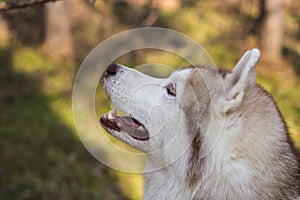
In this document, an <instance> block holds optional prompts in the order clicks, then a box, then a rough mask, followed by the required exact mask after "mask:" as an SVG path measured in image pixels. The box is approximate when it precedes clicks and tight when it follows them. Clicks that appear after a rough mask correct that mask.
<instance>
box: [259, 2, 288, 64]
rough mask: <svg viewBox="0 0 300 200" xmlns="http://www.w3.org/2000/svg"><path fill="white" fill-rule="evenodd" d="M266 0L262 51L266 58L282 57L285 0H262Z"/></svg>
mask: <svg viewBox="0 0 300 200" xmlns="http://www.w3.org/2000/svg"><path fill="white" fill-rule="evenodd" d="M262 1H265V2H264V6H263V9H265V10H264V11H263V15H264V21H263V27H262V40H261V41H262V42H261V45H262V53H263V56H264V58H265V59H266V60H269V61H272V60H278V59H280V58H281V45H282V39H283V34H284V19H283V18H284V12H285V2H284V0H262Z"/></svg>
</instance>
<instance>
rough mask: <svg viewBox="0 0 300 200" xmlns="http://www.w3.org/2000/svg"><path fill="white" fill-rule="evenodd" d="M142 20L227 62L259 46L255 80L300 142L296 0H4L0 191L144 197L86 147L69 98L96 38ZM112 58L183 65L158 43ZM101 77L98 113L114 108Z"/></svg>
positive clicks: (129, 178)
mask: <svg viewBox="0 0 300 200" xmlns="http://www.w3.org/2000/svg"><path fill="white" fill-rule="evenodd" d="M20 2H22V5H20V4H21V3H20ZM35 2H42V3H35ZM26 3H28V4H26ZM18 7H22V8H18ZM145 26H155V27H166V28H170V29H174V30H177V31H180V32H183V33H185V34H187V35H188V36H190V37H192V38H193V39H195V40H196V41H197V42H199V43H200V44H201V45H202V46H203V47H204V48H205V49H206V50H207V51H208V54H209V55H211V56H212V58H213V60H214V61H215V63H216V64H217V66H219V67H222V68H227V69H232V68H233V66H234V65H235V63H236V62H237V61H238V59H239V58H240V57H241V56H242V54H243V53H244V51H246V50H248V49H251V48H255V47H256V48H260V49H261V50H262V59H261V61H260V63H259V65H258V68H257V70H258V73H257V74H258V82H259V83H261V84H262V85H263V86H264V87H265V88H266V89H267V90H268V91H269V92H270V93H271V94H272V95H273V96H274V98H275V100H276V101H277V102H278V105H279V107H280V109H281V111H282V113H283V116H284V117H285V119H286V122H287V125H288V127H289V130H290V133H291V136H292V138H293V140H294V142H295V144H296V147H297V148H298V149H300V100H299V99H300V79H299V76H300V28H299V26H300V4H299V2H297V1H293V0H276V1H273V0H244V1H242V0H211V1H204V0H199V1H196V0H165V1H159V0H122V1H121V0H89V1H88V0H66V1H53V0H52V1H49V0H44V1H43V0H22V1H12V0H11V1H10V0H7V1H4V0H0V134H1V140H0V159H1V161H0V198H1V199H141V196H142V192H143V191H142V177H141V175H137V174H126V173H122V172H118V171H115V170H112V169H110V168H108V167H106V166H104V165H103V164H101V163H100V162H98V161H97V160H96V159H94V158H93V157H92V156H91V155H90V154H89V153H88V152H87V150H86V149H85V148H84V146H83V145H82V143H81V141H80V140H79V137H78V135H77V132H76V130H75V127H74V122H73V116H72V107H71V96H72V86H73V81H74V78H75V75H76V72H77V70H78V68H79V66H80V64H81V63H82V61H83V59H84V58H85V57H86V56H87V55H88V53H89V52H90V51H91V50H92V49H93V48H94V47H95V46H96V45H97V44H99V43H100V42H101V41H103V40H104V39H107V38H109V37H110V36H112V35H113V34H116V33H119V32H121V31H125V30H129V29H132V28H137V27H145ZM160 39H161V38H157V40H160ZM117 61H118V62H120V63H122V64H126V65H127V66H138V65H142V64H146V63H160V64H163V65H167V66H170V67H172V68H174V69H176V68H179V67H181V66H182V65H186V64H187V63H186V62H185V61H184V60H183V59H181V58H179V57H178V56H176V55H173V54H170V53H167V52H163V51H158V50H140V51H135V52H131V53H128V54H126V55H123V56H121V57H120V58H119V59H118V60H117ZM156 73H157V72H156ZM162 73H163V72H162ZM101 83H102V82H101V80H100V82H99V86H98V88H99V90H98V93H97V95H96V102H95V104H96V108H97V114H98V115H99V117H100V115H101V114H103V113H104V112H107V111H108V110H109V109H110V102H109V101H108V99H107V97H106V96H105V94H104V91H103V88H102V87H103V86H102V85H101ZM111 140H112V142H118V141H116V140H114V139H113V138H111ZM124 159H126V158H124Z"/></svg>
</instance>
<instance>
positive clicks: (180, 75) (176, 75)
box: [170, 68, 192, 81]
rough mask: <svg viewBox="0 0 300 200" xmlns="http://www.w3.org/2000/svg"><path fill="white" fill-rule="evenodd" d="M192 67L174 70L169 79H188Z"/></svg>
mask: <svg viewBox="0 0 300 200" xmlns="http://www.w3.org/2000/svg"><path fill="white" fill-rule="evenodd" d="M191 73H192V69H191V68H185V69H182V70H178V71H175V72H173V73H172V74H171V76H170V79H171V80H174V81H181V80H183V81H184V80H188V79H189V77H190V76H191Z"/></svg>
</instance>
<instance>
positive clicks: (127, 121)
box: [100, 110, 149, 141]
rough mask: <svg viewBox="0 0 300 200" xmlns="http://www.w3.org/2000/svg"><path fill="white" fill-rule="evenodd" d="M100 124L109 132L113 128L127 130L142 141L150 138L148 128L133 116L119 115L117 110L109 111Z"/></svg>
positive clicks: (119, 130) (130, 134) (118, 130)
mask: <svg viewBox="0 0 300 200" xmlns="http://www.w3.org/2000/svg"><path fill="white" fill-rule="evenodd" d="M100 124H101V125H102V127H103V128H104V129H106V130H107V131H108V132H111V130H114V131H117V132H121V131H122V132H125V133H126V134H128V135H129V136H131V137H132V138H134V139H136V140H140V141H145V140H148V139H149V133H148V130H147V129H146V128H145V126H144V125H143V124H142V123H141V122H139V121H138V120H136V119H135V118H133V117H132V116H117V113H116V110H114V112H112V111H109V112H108V113H106V114H104V115H103V116H102V117H101V118H100Z"/></svg>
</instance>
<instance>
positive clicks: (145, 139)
mask: <svg viewBox="0 0 300 200" xmlns="http://www.w3.org/2000/svg"><path fill="white" fill-rule="evenodd" d="M258 59H259V51H258V50H252V51H248V52H247V53H245V55H244V56H243V57H242V59H241V60H240V62H239V63H238V64H237V66H236V67H235V68H234V70H233V71H232V72H228V71H223V70H219V69H217V68H212V67H189V68H185V69H182V70H179V71H176V72H174V73H173V74H171V75H170V76H169V77H167V78H163V79H158V78H153V77H150V76H147V75H145V74H142V73H140V72H138V71H136V70H134V69H131V68H128V67H125V66H122V65H119V64H111V65H110V66H109V67H108V68H107V70H106V74H105V76H104V87H105V91H106V94H107V96H108V97H109V98H110V100H111V102H112V104H113V105H114V106H115V107H116V108H118V109H119V110H121V111H122V112H124V113H127V114H128V116H117V114H116V113H115V112H111V111H110V112H109V113H107V114H105V115H103V116H102V117H101V119H100V122H101V125H102V126H103V127H104V128H105V129H106V130H107V131H108V132H109V133H111V134H112V135H113V136H115V137H117V138H119V139H120V140H122V141H124V142H126V143H128V144H129V145H131V146H133V147H135V148H137V149H139V150H141V151H143V152H146V153H149V152H153V151H156V150H157V149H161V148H164V147H166V146H168V148H167V149H168V150H167V151H164V153H163V154H167V155H163V154H160V156H162V157H164V156H165V157H168V156H170V155H168V152H171V151H174V150H176V151H177V152H184V151H185V150H186V149H187V147H188V146H190V145H193V144H194V143H193V141H195V138H196V139H197V136H199V135H201V137H200V136H199V137H198V143H199V144H194V145H195V146H197V148H198V149H197V150H196V151H198V150H199V151H200V148H205V149H206V151H209V147H212V146H213V145H214V144H215V142H216V140H217V137H218V134H216V133H218V132H219V131H221V128H222V125H223V124H222V120H221V119H223V118H224V117H225V116H226V115H227V114H228V113H230V112H234V111H235V110H236V109H238V108H239V106H240V105H241V104H242V102H243V96H244V92H245V89H246V88H247V86H248V85H249V84H253V83H254V84H255V66H256V63H257V61H258ZM211 122H213V123H211ZM211 124H212V125H211ZM216 127H218V128H219V129H220V130H219V131H218V130H217V129H218V128H216ZM200 140H201V141H200ZM200 143H201V145H200Z"/></svg>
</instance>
